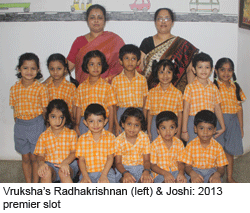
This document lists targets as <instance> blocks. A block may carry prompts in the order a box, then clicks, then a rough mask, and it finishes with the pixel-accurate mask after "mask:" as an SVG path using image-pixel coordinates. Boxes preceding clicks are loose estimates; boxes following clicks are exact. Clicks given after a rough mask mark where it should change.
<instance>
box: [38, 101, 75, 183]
mask: <svg viewBox="0 0 250 213" xmlns="http://www.w3.org/2000/svg"><path fill="white" fill-rule="evenodd" d="M45 121H46V123H47V124H48V126H49V128H48V129H47V130H46V131H45V132H43V133H42V134H41V136H40V137H39V139H38V142H37V145H36V149H35V152H34V154H36V155H38V165H39V167H38V175H39V176H40V178H41V182H42V183H51V182H54V181H61V182H62V183H72V178H74V177H75V175H76V173H77V172H78V165H77V161H76V160H75V152H76V143H77V134H76V132H75V131H74V130H73V129H72V128H73V123H72V120H71V115H70V112H69V108H68V105H67V103H66V102H65V101H64V100H62V99H54V100H52V101H51V102H50V103H49V105H48V107H47V112H46V116H45Z"/></svg>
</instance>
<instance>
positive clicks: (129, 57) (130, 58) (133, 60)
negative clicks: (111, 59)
mask: <svg viewBox="0 0 250 213" xmlns="http://www.w3.org/2000/svg"><path fill="white" fill-rule="evenodd" d="M119 61H120V64H121V65H122V66H123V68H124V70H125V71H135V69H136V67H137V66H139V65H140V59H139V60H138V58H137V57H136V55H134V54H133V53H126V54H125V55H124V56H123V58H122V61H121V60H120V59H119Z"/></svg>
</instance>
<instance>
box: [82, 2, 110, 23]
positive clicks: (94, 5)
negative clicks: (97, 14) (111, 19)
mask: <svg viewBox="0 0 250 213" xmlns="http://www.w3.org/2000/svg"><path fill="white" fill-rule="evenodd" d="M93 9H99V10H101V11H102V13H103V16H104V20H105V21H107V13H106V9H105V8H104V7H103V6H101V5H100V4H93V5H91V6H90V7H89V8H88V10H87V12H86V21H88V18H89V14H90V12H91V10H93Z"/></svg>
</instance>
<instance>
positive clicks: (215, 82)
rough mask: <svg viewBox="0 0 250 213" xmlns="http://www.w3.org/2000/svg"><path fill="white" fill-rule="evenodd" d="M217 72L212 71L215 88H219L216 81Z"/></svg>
mask: <svg viewBox="0 0 250 213" xmlns="http://www.w3.org/2000/svg"><path fill="white" fill-rule="evenodd" d="M217 80H218V79H217V74H216V72H215V71H214V84H215V85H216V86H217V88H218V89H219V85H218V82H217Z"/></svg>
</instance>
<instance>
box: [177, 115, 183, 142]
mask: <svg viewBox="0 0 250 213" xmlns="http://www.w3.org/2000/svg"><path fill="white" fill-rule="evenodd" d="M177 116H178V129H177V133H176V137H177V138H179V139H181V127H182V111H179V112H178V115H177Z"/></svg>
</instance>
